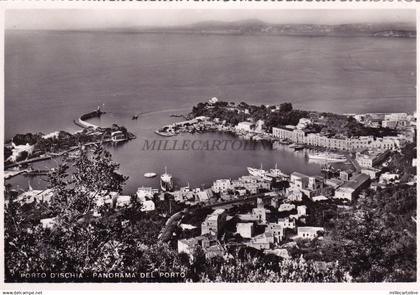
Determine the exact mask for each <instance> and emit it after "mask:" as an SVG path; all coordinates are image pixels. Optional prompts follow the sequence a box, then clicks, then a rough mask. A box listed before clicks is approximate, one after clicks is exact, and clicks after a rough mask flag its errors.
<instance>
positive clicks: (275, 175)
mask: <svg viewBox="0 0 420 295" xmlns="http://www.w3.org/2000/svg"><path fill="white" fill-rule="evenodd" d="M266 176H268V177H271V178H279V177H282V178H288V177H289V175H287V174H285V173H283V172H282V171H281V170H280V169H278V168H277V163H276V165H275V166H274V169H270V172H268V173H266Z"/></svg>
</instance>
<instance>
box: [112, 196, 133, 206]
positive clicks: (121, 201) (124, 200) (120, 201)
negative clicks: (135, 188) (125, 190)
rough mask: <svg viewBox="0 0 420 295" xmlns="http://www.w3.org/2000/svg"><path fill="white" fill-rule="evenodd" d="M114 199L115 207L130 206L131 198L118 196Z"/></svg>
mask: <svg viewBox="0 0 420 295" xmlns="http://www.w3.org/2000/svg"><path fill="white" fill-rule="evenodd" d="M116 199H117V200H116V203H115V206H116V207H125V206H129V205H130V204H131V196H118V197H117V198H116Z"/></svg>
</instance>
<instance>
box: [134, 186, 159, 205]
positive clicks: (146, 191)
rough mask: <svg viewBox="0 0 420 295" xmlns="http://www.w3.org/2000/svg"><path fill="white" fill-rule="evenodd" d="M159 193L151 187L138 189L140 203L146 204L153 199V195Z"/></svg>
mask: <svg viewBox="0 0 420 295" xmlns="http://www.w3.org/2000/svg"><path fill="white" fill-rule="evenodd" d="M158 192H159V191H158V190H157V189H153V188H151V187H144V186H142V187H139V188H138V189H137V193H136V194H137V198H138V199H139V201H140V202H144V201H146V200H147V199H149V200H150V199H153V195H154V194H156V193H158Z"/></svg>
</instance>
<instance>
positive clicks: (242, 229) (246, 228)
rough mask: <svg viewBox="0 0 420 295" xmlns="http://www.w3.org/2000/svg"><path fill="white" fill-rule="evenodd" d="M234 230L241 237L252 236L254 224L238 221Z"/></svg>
mask: <svg viewBox="0 0 420 295" xmlns="http://www.w3.org/2000/svg"><path fill="white" fill-rule="evenodd" d="M236 232H237V233H238V234H240V235H241V237H243V238H252V236H253V235H254V224H253V223H252V222H246V223H242V222H240V223H238V224H237V225H236Z"/></svg>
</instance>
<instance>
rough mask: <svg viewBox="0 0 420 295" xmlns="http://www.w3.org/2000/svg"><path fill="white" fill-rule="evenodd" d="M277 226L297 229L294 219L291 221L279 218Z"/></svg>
mask: <svg viewBox="0 0 420 295" xmlns="http://www.w3.org/2000/svg"><path fill="white" fill-rule="evenodd" d="M277 224H278V225H280V226H282V227H283V228H292V229H293V228H295V227H296V222H295V220H294V219H289V218H279V220H278V221H277Z"/></svg>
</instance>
